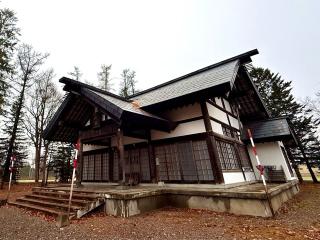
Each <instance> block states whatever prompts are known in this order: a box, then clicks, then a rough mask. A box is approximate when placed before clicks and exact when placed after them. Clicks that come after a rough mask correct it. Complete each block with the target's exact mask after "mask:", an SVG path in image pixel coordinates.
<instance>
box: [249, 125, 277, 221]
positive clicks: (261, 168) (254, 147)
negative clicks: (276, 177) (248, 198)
mask: <svg viewBox="0 0 320 240" xmlns="http://www.w3.org/2000/svg"><path fill="white" fill-rule="evenodd" d="M248 136H249V138H250V142H251V146H252V151H253V154H254V156H255V157H256V160H257V164H258V166H257V169H258V170H259V173H260V175H261V179H262V183H263V186H264V191H265V192H266V196H267V200H268V203H269V207H270V210H271V214H272V216H273V217H274V211H273V208H272V204H271V200H270V196H269V193H268V187H267V183H266V179H265V177H264V174H263V171H264V167H263V166H262V165H261V163H260V160H259V156H258V153H257V149H256V146H255V145H254V141H253V138H252V134H251V130H250V129H248Z"/></svg>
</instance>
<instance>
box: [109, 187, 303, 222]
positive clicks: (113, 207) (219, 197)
mask: <svg viewBox="0 0 320 240" xmlns="http://www.w3.org/2000/svg"><path fill="white" fill-rule="evenodd" d="M298 192H299V186H298V184H297V183H287V184H285V185H280V186H279V187H278V188H277V187H276V188H275V189H273V190H272V192H271V193H270V197H271V203H272V207H273V210H274V211H277V210H278V209H279V208H280V207H281V205H282V204H283V203H284V202H286V201H288V200H289V199H291V198H292V197H293V196H294V195H295V194H297V193H298ZM165 206H172V207H178V208H193V209H207V210H212V211H217V212H228V213H232V214H236V215H251V216H260V217H270V216H272V214H271V210H270V206H269V204H268V201H267V199H266V196H265V195H263V194H261V193H260V194H254V193H251V194H250V193H247V194H239V195H237V194H235V193H233V194H228V193H223V194H221V193H219V194H213V195H210V194H202V195H200V194H195V193H192V192H187V191H186V192H185V193H184V192H183V191H182V192H181V191H168V192H166V191H165V190H164V191H161V192H159V193H157V194H155V192H154V193H153V194H152V195H150V196H145V195H144V196H141V197H139V196H134V197H132V198H131V199H130V198H129V197H128V196H125V198H123V199H121V198H106V205H105V212H106V213H107V214H109V215H113V216H121V217H130V216H134V215H138V214H142V213H145V212H148V211H151V210H154V209H159V208H162V207H165Z"/></svg>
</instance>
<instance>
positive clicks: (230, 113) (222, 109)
mask: <svg viewBox="0 0 320 240" xmlns="http://www.w3.org/2000/svg"><path fill="white" fill-rule="evenodd" d="M207 102H208V103H209V104H211V105H212V106H214V107H216V108H218V109H219V110H221V111H222V112H224V113H226V114H228V115H230V116H232V117H234V118H237V116H236V115H234V114H233V113H232V112H229V111H227V109H225V108H223V107H220V106H219V105H218V104H216V103H215V102H213V101H212V100H210V99H209V100H207ZM222 104H223V105H224V102H223V101H222ZM230 108H231V106H230Z"/></svg>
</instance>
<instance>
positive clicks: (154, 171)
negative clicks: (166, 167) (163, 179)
mask: <svg viewBox="0 0 320 240" xmlns="http://www.w3.org/2000/svg"><path fill="white" fill-rule="evenodd" d="M147 140H148V154H149V168H150V178H151V181H152V182H153V183H156V182H158V174H157V165H156V160H155V156H154V149H153V145H152V142H151V132H150V130H149V131H148V133H147Z"/></svg>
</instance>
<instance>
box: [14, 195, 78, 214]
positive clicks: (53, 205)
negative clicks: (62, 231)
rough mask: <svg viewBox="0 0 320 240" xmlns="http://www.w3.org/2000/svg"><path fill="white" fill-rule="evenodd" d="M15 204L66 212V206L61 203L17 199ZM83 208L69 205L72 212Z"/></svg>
mask: <svg viewBox="0 0 320 240" xmlns="http://www.w3.org/2000/svg"><path fill="white" fill-rule="evenodd" d="M16 202H19V203H20V202H24V203H30V204H34V205H39V206H44V207H50V208H56V209H63V210H66V211H68V207H69V205H68V204H61V203H53V202H48V201H43V200H36V199H30V198H25V197H23V198H18V199H17V200H16ZM81 208H83V207H82V206H75V205H71V206H70V209H71V210H72V211H76V210H78V209H81Z"/></svg>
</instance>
